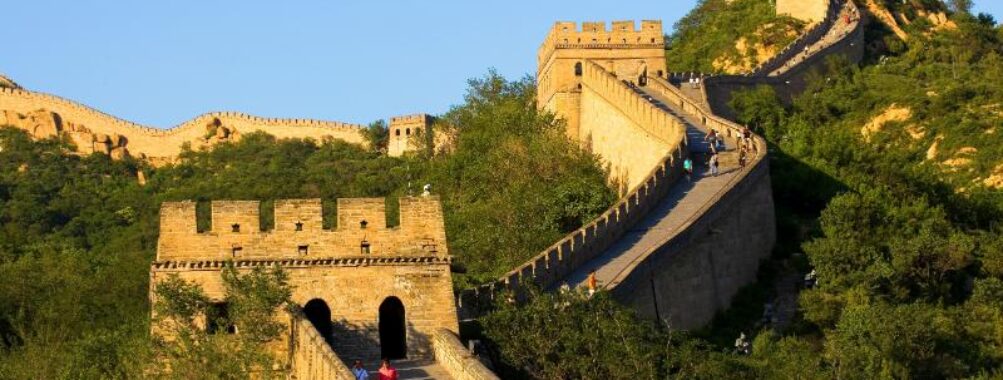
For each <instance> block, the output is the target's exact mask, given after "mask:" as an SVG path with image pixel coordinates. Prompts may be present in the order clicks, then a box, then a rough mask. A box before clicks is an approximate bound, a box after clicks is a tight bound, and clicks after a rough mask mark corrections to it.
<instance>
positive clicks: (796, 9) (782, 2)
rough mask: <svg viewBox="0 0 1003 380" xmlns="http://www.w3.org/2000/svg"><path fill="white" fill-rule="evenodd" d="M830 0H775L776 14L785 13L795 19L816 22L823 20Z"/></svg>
mask: <svg viewBox="0 0 1003 380" xmlns="http://www.w3.org/2000/svg"><path fill="white" fill-rule="evenodd" d="M829 1H830V0H777V15H778V16H779V15H787V16H791V17H794V18H796V19H799V20H802V21H805V22H808V23H816V22H822V20H825V13H826V12H827V11H828V9H829Z"/></svg>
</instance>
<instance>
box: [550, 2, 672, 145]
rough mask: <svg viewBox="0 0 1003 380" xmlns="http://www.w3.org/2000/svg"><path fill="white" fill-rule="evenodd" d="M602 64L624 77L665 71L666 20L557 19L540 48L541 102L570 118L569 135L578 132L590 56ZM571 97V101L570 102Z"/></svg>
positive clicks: (568, 120)
mask: <svg viewBox="0 0 1003 380" xmlns="http://www.w3.org/2000/svg"><path fill="white" fill-rule="evenodd" d="M589 61H591V62H593V63H595V64H598V65H599V66H601V67H602V68H603V69H605V70H606V71H608V72H610V73H613V74H614V75H615V76H617V77H620V78H626V79H630V80H632V81H637V80H638V78H639V77H641V76H644V75H657V76H660V75H663V74H664V73H665V71H666V69H665V35H664V34H663V33H662V22H661V21H648V20H645V21H641V25H640V28H637V27H636V25H635V23H634V21H615V22H613V24H612V28H611V29H609V30H607V25H606V23H604V22H585V23H582V24H581V27H580V28H579V26H578V25H577V24H575V23H573V22H557V23H555V24H554V26H553V27H552V28H551V29H550V32H549V34H548V35H547V38H546V39H545V40H544V42H543V44H541V45H540V48H539V50H538V51H537V77H536V78H537V106H538V107H539V108H540V109H547V110H550V111H553V112H556V113H557V114H558V116H561V117H563V118H564V119H565V120H566V121H567V127H568V129H569V136H570V137H571V138H572V139H574V140H576V141H580V140H579V139H578V136H579V133H577V132H575V131H577V130H578V120H579V118H578V116H579V115H577V114H576V113H574V112H571V110H573V109H576V108H578V105H577V102H578V101H579V100H580V99H579V98H578V95H579V93H580V92H581V85H582V80H583V78H582V74H583V70H584V67H583V66H584V65H585V64H586V63H587V62H589ZM569 102H570V103H572V104H569Z"/></svg>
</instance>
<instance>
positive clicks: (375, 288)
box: [151, 196, 458, 361]
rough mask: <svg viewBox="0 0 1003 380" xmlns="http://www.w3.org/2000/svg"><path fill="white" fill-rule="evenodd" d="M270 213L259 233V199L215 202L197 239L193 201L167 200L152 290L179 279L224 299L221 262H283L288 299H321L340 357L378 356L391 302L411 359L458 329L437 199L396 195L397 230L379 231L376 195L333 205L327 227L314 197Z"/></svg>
mask: <svg viewBox="0 0 1003 380" xmlns="http://www.w3.org/2000/svg"><path fill="white" fill-rule="evenodd" d="M274 215H275V221H274V226H275V228H274V229H273V230H270V231H261V229H260V222H259V204H258V202H253V201H214V202H213V204H212V230H211V231H206V232H201V233H200V232H198V231H197V230H196V222H195V220H196V215H195V203H193V202H165V203H164V204H163V205H162V207H161V213H160V239H159V241H158V244H157V259H156V261H155V262H154V263H153V266H152V268H151V286H156V284H157V283H158V282H159V281H162V280H163V279H164V278H165V277H167V276H169V275H172V274H177V275H179V276H180V277H181V278H183V279H185V280H188V281H193V282H195V283H198V284H199V285H201V286H202V287H203V289H205V291H206V293H207V295H208V296H209V297H210V298H212V299H214V300H222V298H223V296H224V294H225V289H224V287H223V283H222V280H221V278H220V271H221V270H222V268H223V266H224V265H225V263H226V262H227V261H230V260H232V261H233V262H235V265H236V266H237V267H238V269H239V270H249V269H250V268H252V267H255V266H266V267H268V266H273V265H280V266H282V267H283V268H285V269H286V271H288V273H289V279H290V285H292V286H293V289H294V290H293V296H292V298H293V301H295V302H296V303H297V304H298V305H300V306H304V305H306V304H307V303H308V302H310V301H315V300H320V301H323V303H324V304H325V305H326V306H327V307H328V308H329V309H330V311H331V314H330V315H331V324H332V330H331V331H332V334H333V337H330V338H332V339H331V342H333V344H334V345H333V347H334V352H336V353H337V354H338V356H340V357H342V358H343V359H345V360H352V359H356V358H362V359H368V360H370V361H372V360H373V359H376V358H379V356H380V346H381V341H380V334H379V332H380V330H379V318H380V307H381V305H382V304H383V303H384V302H387V301H388V300H390V299H393V298H396V299H397V300H399V301H400V302H401V303H402V304H403V305H404V313H405V320H406V346H407V355H408V358H431V357H432V356H433V351H432V341H431V339H432V336H433V334H434V333H435V332H436V331H438V330H440V329H446V330H448V331H452V332H454V333H455V332H456V331H457V329H458V321H457V314H456V307H455V301H454V296H453V289H452V286H453V285H452V279H451V273H450V270H449V263H450V260H449V251H448V247H447V244H446V234H445V225H444V222H443V217H442V209H441V206H440V204H439V201H438V198H437V197H434V196H429V197H420V198H402V199H400V226H398V227H387V226H386V214H385V200H384V199H382V198H379V199H377V198H371V199H339V200H338V216H337V218H338V219H337V220H338V223H337V226H336V227H335V228H334V229H331V230H328V229H324V228H323V218H322V210H321V201H320V200H319V199H305V200H280V201H276V202H275V212H274ZM362 221H366V223H365V225H364V226H363V223H362ZM364 247H368V248H364ZM151 294H152V293H151ZM315 302H316V301H315ZM279 346H281V347H288V345H279ZM281 347H279V350H280V351H281V350H282V348H281ZM281 357H286V356H285V355H282V356H281Z"/></svg>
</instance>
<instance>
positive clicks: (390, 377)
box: [379, 358, 397, 380]
mask: <svg viewBox="0 0 1003 380" xmlns="http://www.w3.org/2000/svg"><path fill="white" fill-rule="evenodd" d="M379 380H397V368H394V367H393V366H392V365H390V360H389V359H386V358H384V359H383V364H382V365H380V379H379Z"/></svg>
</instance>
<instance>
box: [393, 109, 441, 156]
mask: <svg viewBox="0 0 1003 380" xmlns="http://www.w3.org/2000/svg"><path fill="white" fill-rule="evenodd" d="M433 121H435V119H434V118H432V116H430V115H426V114H423V113H422V114H416V115H406V116H394V117H392V118H390V130H389V133H390V138H389V140H388V141H387V155H388V156H390V157H400V156H403V155H404V153H406V152H410V151H414V150H417V149H418V148H420V147H422V146H426V145H427V143H428V142H430V141H432V140H433V139H434V135H431V134H430V133H433V131H432V122H433ZM419 139H425V141H420V140H419Z"/></svg>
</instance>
